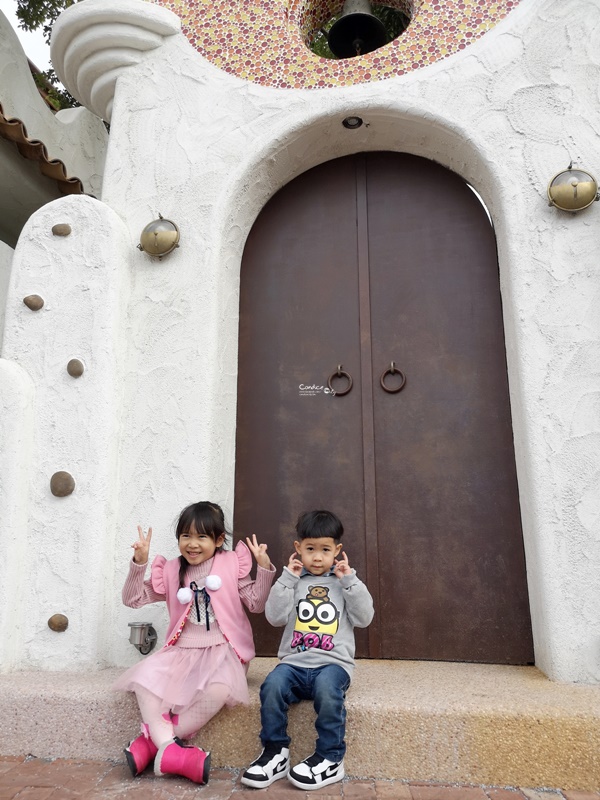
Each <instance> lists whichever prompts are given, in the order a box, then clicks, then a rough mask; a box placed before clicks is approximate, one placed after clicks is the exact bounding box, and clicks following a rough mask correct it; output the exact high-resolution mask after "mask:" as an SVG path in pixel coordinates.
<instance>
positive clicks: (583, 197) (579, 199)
mask: <svg viewBox="0 0 600 800" xmlns="http://www.w3.org/2000/svg"><path fill="white" fill-rule="evenodd" d="M598 199H600V195H599V194H598V183H597V181H596V179H595V178H594V177H592V175H590V173H589V172H585V170H582V169H573V168H572V165H571V164H569V166H568V167H567V169H564V170H562V172H559V173H558V174H557V175H555V176H554V177H553V178H552V180H551V181H550V183H549V184H548V205H549V206H556V208H560V209H561V211H581V210H582V209H583V208H587V207H588V206H590V205H591V204H592V203H593V202H594V201H595V200H598Z"/></svg>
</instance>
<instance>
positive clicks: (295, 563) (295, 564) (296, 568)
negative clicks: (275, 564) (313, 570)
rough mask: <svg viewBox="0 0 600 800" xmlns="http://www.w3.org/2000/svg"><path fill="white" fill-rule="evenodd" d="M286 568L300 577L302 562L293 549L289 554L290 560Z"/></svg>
mask: <svg viewBox="0 0 600 800" xmlns="http://www.w3.org/2000/svg"><path fill="white" fill-rule="evenodd" d="M287 568H288V569H289V571H290V572H293V573H294V575H297V576H298V577H300V573H301V572H302V562H301V561H300V556H299V555H298V553H296V552H295V551H294V552H293V553H292V555H291V556H290V560H289V561H288V563H287Z"/></svg>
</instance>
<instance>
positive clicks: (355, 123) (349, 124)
mask: <svg viewBox="0 0 600 800" xmlns="http://www.w3.org/2000/svg"><path fill="white" fill-rule="evenodd" d="M362 124H363V121H362V119H361V118H360V117H346V118H345V119H343V120H342V125H343V126H344V128H348V130H349V131H355V130H356V129H357V128H360V126H361V125H362Z"/></svg>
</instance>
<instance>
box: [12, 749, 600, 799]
mask: <svg viewBox="0 0 600 800" xmlns="http://www.w3.org/2000/svg"><path fill="white" fill-rule="evenodd" d="M239 778H240V773H239V770H223V769H220V770H214V771H213V772H212V773H211V778H210V782H209V783H208V785H207V786H202V787H199V786H195V785H194V784H192V783H190V782H189V781H186V780H180V779H178V778H155V777H154V775H153V774H152V773H151V772H148V773H146V774H144V775H143V776H142V777H140V778H136V779H133V778H132V777H131V774H130V772H129V769H128V768H127V766H126V765H125V764H124V763H114V762H111V761H70V760H67V759H55V760H52V761H50V760H45V759H41V758H33V757H28V758H13V757H2V756H0V800H75V799H76V798H83V799H84V800H121V798H133V799H134V800H135V799H136V798H139V800H192V799H194V800H242V797H246V798H251V797H254V798H255V800H261V798H268V800H308V799H309V798H311V800H335V799H336V798H340V800H342V799H343V800H600V792H579V791H561V790H559V789H526V788H519V789H517V788H500V787H489V786H486V787H481V786H455V785H453V786H448V785H443V784H434V783H404V782H402V781H377V780H355V779H352V780H350V779H346V780H344V781H343V782H342V783H338V784H334V785H332V786H328V787H326V788H325V789H323V790H322V791H313V792H302V791H300V790H299V789H296V788H294V787H293V786H292V785H291V784H290V783H288V781H287V780H285V779H283V780H280V781H277V782H276V783H274V784H273V785H272V786H270V787H269V788H268V789H262V790H260V791H258V790H254V789H248V788H246V787H243V786H242V785H241V784H240V781H239Z"/></svg>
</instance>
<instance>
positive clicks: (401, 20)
mask: <svg viewBox="0 0 600 800" xmlns="http://www.w3.org/2000/svg"><path fill="white" fill-rule="evenodd" d="M371 10H372V11H373V15H374V16H376V17H378V18H379V19H380V20H381V22H383V24H384V26H385V29H386V31H387V34H388V41H390V42H391V41H393V40H394V39H397V38H398V36H400V34H402V33H404V31H405V30H406V28H408V25H409V23H410V19H409V17H407V16H406V14H404V13H403V12H402V11H397V10H396V9H395V8H390V7H389V6H384V5H380V4H378V3H373V4H372V6H371ZM341 16H342V12H341V11H340V12H339V13H338V14H336V15H335V16H334V17H331V19H330V20H328V21H327V22H326V24H325V25H323V26H322V28H321V29H320V30H319V31H318V33H317V34H316V35H315V37H314V38H313V40H312V42H310V44H309V47H310V49H311V50H312V51H313V53H315V55H317V56H321V58H337V56H334V54H333V53H332V52H331V50H330V48H329V44H328V42H327V34H328V33H329V31H330V29H331V27H332V25H333V24H334V22H337V20H338V19H339V18H340V17H341Z"/></svg>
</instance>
